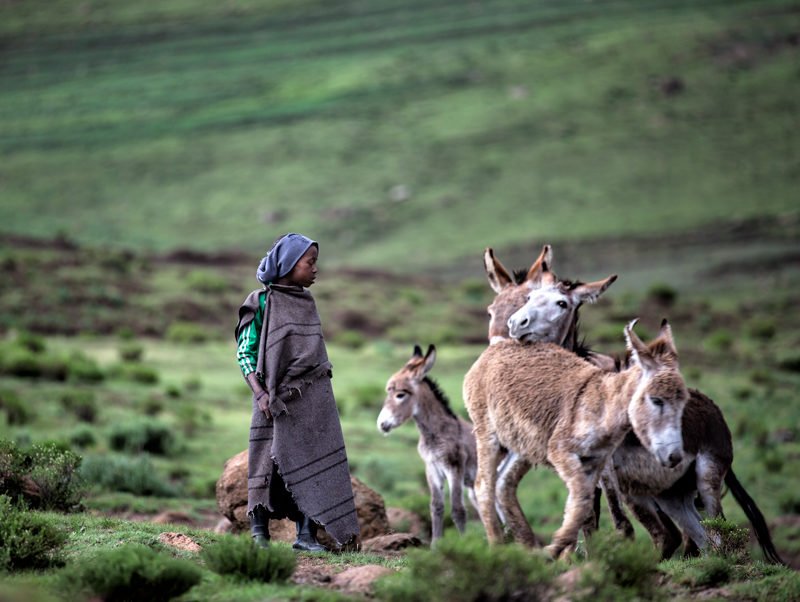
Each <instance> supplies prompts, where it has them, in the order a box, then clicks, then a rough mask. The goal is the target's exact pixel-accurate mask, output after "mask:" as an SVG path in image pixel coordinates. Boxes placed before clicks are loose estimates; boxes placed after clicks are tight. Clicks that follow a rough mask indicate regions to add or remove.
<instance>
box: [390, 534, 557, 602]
mask: <svg viewBox="0 0 800 602" xmlns="http://www.w3.org/2000/svg"><path fill="white" fill-rule="evenodd" d="M554 572H555V569H554V565H553V564H552V563H551V562H550V561H549V560H548V558H546V557H545V556H544V555H542V554H541V553H539V552H535V551H531V550H529V549H527V548H523V547H522V546H520V545H517V544H509V545H503V546H489V545H488V544H487V543H486V541H485V539H484V538H483V536H480V535H475V534H466V535H464V536H459V535H457V534H453V533H447V534H445V536H444V537H443V538H442V539H440V540H439V541H438V543H437V544H436V546H435V547H434V548H433V549H432V550H412V551H410V552H409V554H408V569H407V570H406V571H404V572H402V573H398V574H396V575H390V576H388V577H386V578H384V579H381V580H379V581H378V582H377V583H376V585H375V588H376V597H377V599H379V600H389V601H392V600H396V601H398V602H407V601H428V600H448V601H449V602H472V601H478V600H480V601H482V602H491V601H500V600H509V601H512V600H537V599H541V598H542V597H543V596H544V595H545V594H546V593H547V591H548V588H549V584H550V581H551V580H552V578H553V576H554Z"/></svg>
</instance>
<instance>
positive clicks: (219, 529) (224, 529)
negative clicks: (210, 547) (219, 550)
mask: <svg viewBox="0 0 800 602" xmlns="http://www.w3.org/2000/svg"><path fill="white" fill-rule="evenodd" d="M232 530H233V523H231V521H229V520H228V519H227V518H225V517H224V516H223V517H222V518H221V519H219V522H218V523H217V524H216V526H215V527H214V533H231V532H232Z"/></svg>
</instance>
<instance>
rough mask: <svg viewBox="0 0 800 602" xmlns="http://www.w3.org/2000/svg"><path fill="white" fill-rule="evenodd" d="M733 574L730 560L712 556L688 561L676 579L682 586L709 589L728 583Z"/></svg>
mask: <svg viewBox="0 0 800 602" xmlns="http://www.w3.org/2000/svg"><path fill="white" fill-rule="evenodd" d="M732 574H733V567H732V565H731V561H730V560H728V559H727V558H722V557H720V556H715V555H710V556H701V557H699V558H689V559H686V560H685V561H683V565H682V566H681V568H680V571H678V574H677V575H675V577H676V580H677V581H678V583H680V584H682V585H688V586H690V587H703V588H707V587H716V586H718V585H722V584H724V583H728V582H729V581H730V580H731V576H732Z"/></svg>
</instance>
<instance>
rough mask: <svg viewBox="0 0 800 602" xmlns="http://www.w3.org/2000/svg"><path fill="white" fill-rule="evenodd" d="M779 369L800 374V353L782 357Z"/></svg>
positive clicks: (779, 361)
mask: <svg viewBox="0 0 800 602" xmlns="http://www.w3.org/2000/svg"><path fill="white" fill-rule="evenodd" d="M778 367H779V368H780V369H781V370H786V371H787V372H800V353H794V354H791V355H785V356H783V357H781V358H780V359H779V360H778Z"/></svg>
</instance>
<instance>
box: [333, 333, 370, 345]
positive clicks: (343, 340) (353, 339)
mask: <svg viewBox="0 0 800 602" xmlns="http://www.w3.org/2000/svg"><path fill="white" fill-rule="evenodd" d="M334 341H335V342H336V343H338V344H339V345H341V346H342V347H348V348H350V349H361V348H362V347H363V346H364V345H365V344H366V342H367V339H366V337H365V336H364V335H363V334H361V333H360V332H358V331H357V330H342V331H341V332H340V333H338V334H337V335H336V337H335V339H334Z"/></svg>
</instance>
